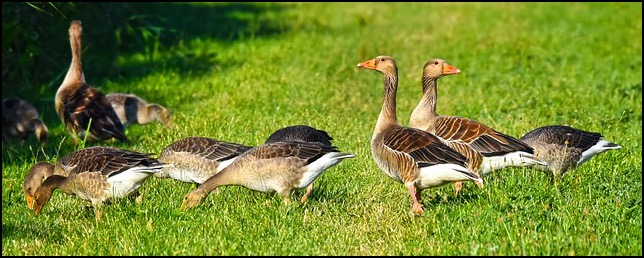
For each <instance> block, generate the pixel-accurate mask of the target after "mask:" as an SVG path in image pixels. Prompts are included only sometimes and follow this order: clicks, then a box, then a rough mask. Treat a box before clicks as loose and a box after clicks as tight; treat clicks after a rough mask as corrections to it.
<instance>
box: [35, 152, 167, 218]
mask: <svg viewBox="0 0 644 258" xmlns="http://www.w3.org/2000/svg"><path fill="white" fill-rule="evenodd" d="M85 158H87V159H85ZM70 159H73V160H70ZM58 164H61V166H57V165H58ZM63 164H76V165H73V166H71V167H70V166H68V167H67V168H65V167H64V166H63ZM57 165H51V164H48V165H47V164H43V163H39V164H37V166H38V168H37V169H38V170H41V169H42V170H48V171H51V170H56V169H60V168H63V169H65V170H67V171H69V172H68V174H67V175H66V176H65V175H63V173H52V174H51V175H50V176H48V177H47V178H46V179H45V180H44V181H43V182H42V184H41V185H40V186H39V187H38V188H37V189H36V191H35V192H34V194H33V199H34V201H35V204H34V212H35V213H36V214H39V213H40V211H41V210H42V208H43V206H45V204H47V203H48V202H49V200H50V199H51V197H52V195H53V193H54V191H55V190H56V189H60V190H61V191H62V192H64V193H66V194H71V195H76V196H78V197H80V198H81V199H84V200H86V201H89V202H91V204H92V206H94V208H95V212H96V213H95V214H96V217H97V219H100V217H101V205H102V204H103V202H105V201H106V200H108V199H112V198H123V197H126V196H131V194H133V193H135V192H136V191H137V190H138V189H139V188H140V187H141V185H142V184H143V183H144V182H145V181H146V180H147V179H148V178H149V177H150V176H151V175H152V174H154V173H159V172H161V169H162V168H163V167H164V166H165V164H164V163H162V162H159V161H158V160H157V159H155V158H152V157H151V156H150V154H143V153H139V152H135V151H129V150H124V149H118V148H113V147H103V146H98V147H90V148H87V149H83V150H79V151H77V152H75V153H72V154H70V155H69V156H67V157H65V158H63V160H61V161H60V162H59V163H57ZM36 173H38V172H36ZM40 173H43V174H48V172H40ZM28 201H29V200H28Z"/></svg>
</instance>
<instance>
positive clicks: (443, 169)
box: [358, 56, 483, 214]
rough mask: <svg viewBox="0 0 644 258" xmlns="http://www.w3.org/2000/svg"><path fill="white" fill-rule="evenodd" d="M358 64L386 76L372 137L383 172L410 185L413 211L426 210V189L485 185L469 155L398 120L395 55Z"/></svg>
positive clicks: (374, 155)
mask: <svg viewBox="0 0 644 258" xmlns="http://www.w3.org/2000/svg"><path fill="white" fill-rule="evenodd" d="M358 67H361V68H366V69H371V70H375V71H378V72H380V73H381V74H382V75H383V77H384V100H383V104H382V109H381V111H380V114H379V115H378V120H377V122H376V126H375V129H374V132H373V136H372V138H371V152H372V154H373V158H374V160H375V161H376V164H377V165H378V167H379V168H380V169H381V170H382V172H384V173H385V174H386V175H387V176H389V177H390V178H392V179H394V180H395V181H396V182H399V183H402V184H404V185H405V186H406V187H407V189H408V190H409V194H410V195H411V197H412V199H413V205H412V208H411V210H412V211H413V212H415V213H417V214H422V213H423V206H422V205H421V204H420V201H419V200H420V196H421V191H422V190H423V189H426V188H432V187H438V186H441V185H444V184H447V183H450V182H457V181H466V180H471V181H474V182H475V183H476V184H477V185H479V187H483V180H482V179H481V177H480V176H478V175H477V174H475V173H473V172H472V171H470V170H469V169H468V168H467V167H468V165H467V159H466V157H465V156H463V155H461V154H460V153H458V152H457V151H455V150H454V149H452V148H450V147H449V146H447V145H445V144H444V143H443V140H441V139H440V138H438V137H437V136H435V135H433V134H431V133H429V132H426V131H423V130H420V129H416V128H410V127H403V126H401V125H400V124H398V120H397V118H396V91H397V89H398V66H397V65H396V61H395V60H394V59H393V58H391V57H389V56H378V57H376V58H373V59H371V60H367V61H364V62H362V63H359V64H358Z"/></svg>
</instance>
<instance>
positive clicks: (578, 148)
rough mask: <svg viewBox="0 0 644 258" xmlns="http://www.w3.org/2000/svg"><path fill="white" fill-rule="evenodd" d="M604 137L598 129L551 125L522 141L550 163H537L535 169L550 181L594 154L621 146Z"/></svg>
mask: <svg viewBox="0 0 644 258" xmlns="http://www.w3.org/2000/svg"><path fill="white" fill-rule="evenodd" d="M602 137H603V136H602V135H601V134H600V133H596V132H588V131H584V130H580V129H576V128H572V127H570V126H565V125H550V126H543V127H539V128H537V129H534V130H532V131H530V132H529V133H527V134H526V135H524V136H523V137H521V140H522V141H523V142H525V143H526V144H528V145H530V146H531V147H532V148H534V153H535V155H536V156H537V157H538V158H539V159H541V160H543V161H545V162H547V163H548V164H547V166H541V165H537V166H535V168H537V169H539V170H541V171H544V172H545V173H546V174H548V176H549V178H550V182H553V181H554V180H559V179H561V177H562V176H563V175H564V174H565V173H566V172H567V171H569V170H572V169H575V168H577V166H579V165H581V164H582V163H584V162H586V161H588V160H589V159H590V158H592V157H593V156H595V155H597V154H599V153H602V152H605V151H608V150H614V149H619V148H621V147H622V146H619V145H618V144H615V143H612V142H609V141H606V140H603V139H602Z"/></svg>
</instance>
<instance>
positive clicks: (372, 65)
mask: <svg viewBox="0 0 644 258" xmlns="http://www.w3.org/2000/svg"><path fill="white" fill-rule="evenodd" d="M358 67H362V68H367V69H371V70H374V69H376V59H375V58H374V59H371V60H367V61H364V62H362V63H359V64H358Z"/></svg>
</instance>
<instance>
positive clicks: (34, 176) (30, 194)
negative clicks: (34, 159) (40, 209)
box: [22, 162, 55, 210]
mask: <svg viewBox="0 0 644 258" xmlns="http://www.w3.org/2000/svg"><path fill="white" fill-rule="evenodd" d="M54 169H55V167H54V165H52V164H50V163H47V162H39V163H36V164H35V165H33V166H32V167H31V169H29V173H27V177H26V178H25V182H24V183H23V185H22V191H23V192H24V193H25V198H26V199H27V207H28V208H29V209H30V210H33V209H34V203H35V198H34V196H35V193H36V190H37V189H38V187H40V185H41V184H42V182H43V180H45V178H47V177H49V176H50V175H52V174H54Z"/></svg>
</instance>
